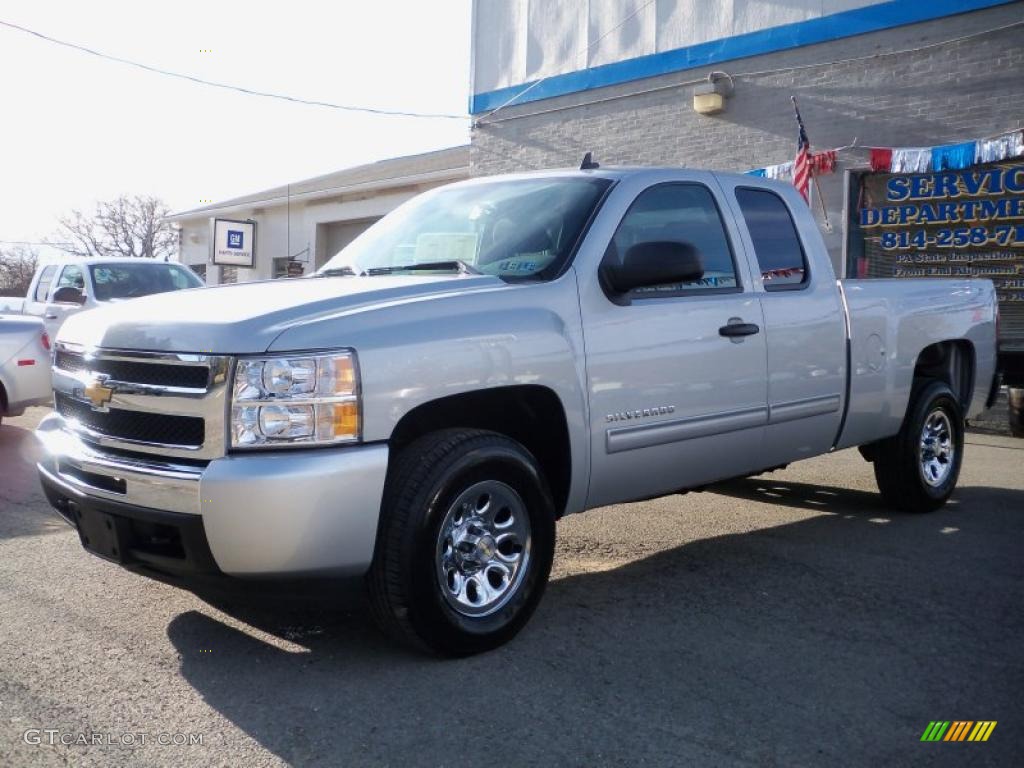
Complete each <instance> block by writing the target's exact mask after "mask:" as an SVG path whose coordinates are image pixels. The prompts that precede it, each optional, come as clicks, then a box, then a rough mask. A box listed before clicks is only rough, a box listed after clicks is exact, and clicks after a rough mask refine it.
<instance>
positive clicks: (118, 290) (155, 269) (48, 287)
mask: <svg viewBox="0 0 1024 768" xmlns="http://www.w3.org/2000/svg"><path fill="white" fill-rule="evenodd" d="M202 287H203V281H202V280H200V279H199V277H198V276H197V275H196V273H195V272H193V271H192V270H191V269H189V268H188V267H186V266H184V265H183V264H173V263H169V262H166V261H155V260H153V259H70V260H67V261H62V262H60V263H59V264H42V265H40V266H39V267H38V268H37V269H36V273H35V275H33V277H32V282H31V283H30V284H29V287H28V295H27V296H26V297H25V300H24V302H23V303H22V306H21V312H23V313H24V314H26V315H34V316H36V317H40V318H42V319H43V322H44V323H45V324H46V331H47V333H49V334H50V336H51V337H52V336H56V334H57V330H58V329H59V328H60V326H61V324H62V323H63V322H64V321H65V320H66V319H67V318H68V317H69V316H71V315H73V314H76V313H78V312H81V311H83V310H86V309H94V308H95V307H100V306H103V305H104V304H106V303H108V302H112V301H124V300H126V299H133V298H136V297H139V296H149V295H151V294H154V293H163V292H165V291H178V290H182V289H184V288H202Z"/></svg>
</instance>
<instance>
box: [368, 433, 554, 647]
mask: <svg viewBox="0 0 1024 768" xmlns="http://www.w3.org/2000/svg"><path fill="white" fill-rule="evenodd" d="M554 543H555V515H554V505H553V503H552V501H551V496H550V493H549V492H548V489H547V484H546V483H545V481H544V478H543V475H542V473H541V471H540V469H539V467H538V466H537V462H536V460H535V459H534V458H533V456H532V455H531V454H530V453H529V451H527V450H526V449H525V448H524V447H523V446H522V445H520V444H519V443H517V442H516V441H514V440H511V439H510V438H508V437H505V436H504V435H499V434H497V433H494V432H484V431H481V430H465V429H458V430H456V429H448V430H441V431H438V432H434V433H431V434H429V435H426V436H425V437H422V438H420V439H419V440H416V441H415V442H413V443H412V444H410V445H409V446H408V447H407V448H405V449H404V450H402V451H401V452H400V453H399V454H398V455H397V457H396V459H395V462H394V465H393V467H392V469H391V470H390V471H389V472H388V481H387V485H386V487H385V491H384V502H383V505H382V508H381V522H380V527H379V530H378V534H377V547H376V551H375V553H374V560H373V564H372V565H371V566H370V571H369V573H368V575H367V587H368V592H369V596H370V605H371V607H372V610H373V613H374V616H375V618H376V619H377V622H378V624H380V625H381V627H382V628H383V629H384V630H385V631H386V632H388V634H390V635H392V636H394V637H396V638H398V639H399V640H402V641H404V642H406V643H409V644H412V645H414V646H417V647H420V648H423V649H427V650H430V651H433V652H436V653H440V654H444V655H449V656H465V655H468V654H472V653H479V652H481V651H486V650H489V649H491V648H495V647H497V646H498V645H501V644H502V643H504V642H507V641H508V640H510V639H511V638H512V637H513V636H514V635H515V634H516V633H517V632H518V631H519V630H520V629H521V628H522V627H523V625H525V624H526V622H527V620H528V619H529V618H530V615H531V614H532V613H533V611H534V609H535V608H536V606H537V603H538V602H539V601H540V598H541V595H542V593H543V591H544V587H545V585H546V584H547V580H548V575H549V573H550V570H551V560H552V557H553V555H554Z"/></svg>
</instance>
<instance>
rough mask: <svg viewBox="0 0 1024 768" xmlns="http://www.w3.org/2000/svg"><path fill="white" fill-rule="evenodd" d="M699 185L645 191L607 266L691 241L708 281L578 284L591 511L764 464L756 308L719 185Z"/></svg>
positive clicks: (763, 388) (762, 359)
mask: <svg viewBox="0 0 1024 768" xmlns="http://www.w3.org/2000/svg"><path fill="white" fill-rule="evenodd" d="M694 178H695V179H700V180H695V181H679V182H667V183H659V184H654V185H652V186H649V187H647V188H646V189H644V190H643V191H641V192H640V193H639V194H638V195H637V196H636V197H635V199H634V200H633V202H632V204H631V205H630V207H629V208H628V210H627V211H626V213H625V216H624V217H623V218H622V221H621V223H620V224H619V226H618V228H617V230H616V231H615V234H614V236H613V237H612V239H611V243H610V244H609V246H608V251H607V253H606V254H605V256H604V258H605V259H616V258H621V257H622V254H624V253H625V252H626V250H627V249H628V248H629V247H630V246H632V245H634V244H637V243H642V242H651V241H666V240H667V241H677V242H687V243H690V244H691V245H693V246H695V247H696V249H697V251H698V252H699V253H700V254H701V256H702V259H703V262H704V277H703V278H702V279H701V280H698V281H694V282H691V283H677V284H672V285H661V286H652V287H649V288H642V289H638V290H635V291H632V292H631V293H630V294H629V295H626V296H611V295H609V294H608V293H607V292H606V289H603V288H601V287H600V286H599V285H598V283H597V281H592V280H590V281H584V280H581V291H580V295H581V308H582V313H583V318H582V319H583V328H584V335H585V341H586V356H587V377H588V390H589V399H590V422H591V473H590V494H589V496H588V500H587V506H589V507H593V506H600V505H603V504H610V503H614V502H618V501H625V500H629V499H637V498H642V497H645V496H652V495H657V494H663V493H667V492H671V491H673V490H677V489H682V488H691V487H694V486H698V485H702V484H704V483H708V482H711V481H714V480H719V479H722V478H726V477H731V476H735V475H739V474H743V473H745V472H748V471H751V470H754V469H757V468H759V466H760V464H761V463H762V461H761V458H760V452H761V448H762V438H763V435H764V429H765V424H766V422H767V413H768V409H767V384H766V367H767V365H766V349H765V334H764V321H763V318H762V314H761V304H760V301H759V299H758V297H757V295H756V294H755V293H754V292H753V291H752V290H751V280H750V273H749V269H748V268H747V264H746V260H745V259H744V258H743V257H742V254H739V253H735V252H734V247H735V246H734V244H738V243H739V238H738V237H737V236H736V232H735V231H734V227H733V224H732V222H731V220H727V219H725V218H723V216H722V215H721V209H722V207H720V205H719V203H718V201H717V200H716V197H715V193H714V192H713V191H712V186H713V185H714V181H713V180H712V179H711V178H710V177H709V176H708V177H705V176H704V175H695V176H694ZM705 182H706V183H705ZM730 326H734V327H733V328H730ZM737 330H742V333H735V331H737Z"/></svg>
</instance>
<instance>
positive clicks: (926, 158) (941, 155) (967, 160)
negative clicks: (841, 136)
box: [747, 129, 1024, 181]
mask: <svg viewBox="0 0 1024 768" xmlns="http://www.w3.org/2000/svg"><path fill="white" fill-rule="evenodd" d="M854 149H857V150H865V149H866V150H868V152H869V156H868V167H869V168H870V169H871V170H872V171H878V172H882V173H929V172H932V171H947V170H959V169H961V168H969V167H970V166H972V165H980V164H982V163H995V162H998V161H1000V160H1009V159H1011V158H1014V157H1022V156H1024V130H1021V129H1018V130H1015V131H1007V132H1006V133H1001V134H997V135H995V136H988V137H986V138H983V139H977V140H975V141H964V142H959V143H957V144H942V145H940V146H937V147H865V146H857V144H856V142H854V144H851V145H849V146H845V147H837V148H836V149H830V150H827V151H825V152H816V153H814V154H812V155H811V168H812V172H813V173H814V175H815V176H821V175H823V174H826V173H831V172H833V171H834V170H835V168H836V160H837V156H838V153H840V152H845V151H847V150H854ZM857 165H858V166H860V165H861V164H860V163H857ZM747 173H748V174H750V175H751V176H762V177H764V178H766V179H781V180H783V181H792V180H793V163H792V162H788V163H779V164H778V165H768V166H765V167H764V168H754V169H752V170H749V171H747Z"/></svg>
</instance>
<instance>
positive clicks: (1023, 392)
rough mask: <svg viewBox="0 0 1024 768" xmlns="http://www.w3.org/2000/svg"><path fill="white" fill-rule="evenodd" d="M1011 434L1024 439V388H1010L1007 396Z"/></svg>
mask: <svg viewBox="0 0 1024 768" xmlns="http://www.w3.org/2000/svg"><path fill="white" fill-rule="evenodd" d="M1007 406H1008V409H1009V423H1010V434H1011V435H1013V436H1014V437H1024V388H1022V387H1010V390H1009V393H1008V395H1007Z"/></svg>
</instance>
